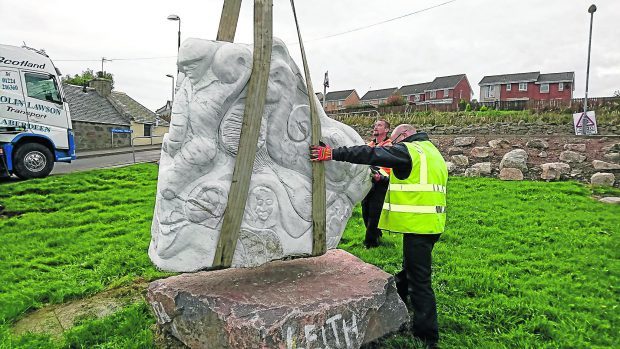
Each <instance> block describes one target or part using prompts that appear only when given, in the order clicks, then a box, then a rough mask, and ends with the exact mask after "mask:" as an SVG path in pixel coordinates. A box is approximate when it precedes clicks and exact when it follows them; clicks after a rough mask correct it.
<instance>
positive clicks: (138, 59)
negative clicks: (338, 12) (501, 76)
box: [54, 0, 457, 62]
mask: <svg viewBox="0 0 620 349" xmlns="http://www.w3.org/2000/svg"><path fill="white" fill-rule="evenodd" d="M456 1H457V0H450V1H446V2H442V3H441V4H437V5H433V6H430V7H426V8H423V9H421V10H417V11H413V12H410V13H407V14H404V15H401V16H398V17H394V18H390V19H386V20H384V21H381V22H377V23H372V24H368V25H365V26H362V27H358V28H354V29H349V30H346V31H343V32H340V33H336V34H330V35H327V36H323V37H320V38H316V39H310V40H305V41H306V42H312V41H319V40H325V39H329V38H333V37H336V36H340V35H345V34H349V33H353V32H356V31H360V30H364V29H368V28H372V27H376V26H379V25H381V24H385V23H389V22H392V21H396V20H399V19H402V18H405V17H409V16H413V15H415V14H418V13H422V12H426V11H429V10H432V9H434V8H437V7H441V6H444V5H447V4H449V3H452V2H456ZM169 58H177V56H162V57H141V58H109V59H106V60H108V61H141V60H149V59H169ZM99 61H101V59H100V58H99V59H55V60H54V62H99Z"/></svg>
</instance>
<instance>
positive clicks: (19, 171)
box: [0, 45, 76, 179]
mask: <svg viewBox="0 0 620 349" xmlns="http://www.w3.org/2000/svg"><path fill="white" fill-rule="evenodd" d="M60 76H61V75H60V71H59V70H58V69H57V68H56V67H55V66H54V63H52V60H51V59H50V58H49V57H48V56H47V55H46V54H45V53H44V52H42V51H38V50H35V49H32V48H29V47H25V46H24V47H16V46H8V45H0V84H1V85H0V177H2V176H10V175H11V174H15V175H17V176H18V177H20V178H22V179H28V178H41V177H45V176H47V175H48V174H49V173H50V172H51V171H52V169H53V168H54V162H56V161H62V162H71V160H75V158H76V156H75V142H74V137H73V130H72V126H71V115H70V113H69V105H68V103H67V100H66V98H65V95H64V93H63V91H62V85H61V82H60Z"/></svg>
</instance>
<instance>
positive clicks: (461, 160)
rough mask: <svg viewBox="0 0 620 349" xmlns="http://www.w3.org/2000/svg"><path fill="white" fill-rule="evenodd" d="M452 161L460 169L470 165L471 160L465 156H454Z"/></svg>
mask: <svg viewBox="0 0 620 349" xmlns="http://www.w3.org/2000/svg"><path fill="white" fill-rule="evenodd" d="M450 159H452V162H453V163H454V164H455V165H456V166H458V167H465V166H467V165H469V159H468V158H467V156H465V155H452V157H451V158H450Z"/></svg>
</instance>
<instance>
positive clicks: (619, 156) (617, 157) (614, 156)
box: [603, 153, 620, 163]
mask: <svg viewBox="0 0 620 349" xmlns="http://www.w3.org/2000/svg"><path fill="white" fill-rule="evenodd" d="M603 157H604V158H605V160H607V161H611V162H615V163H620V153H607V154H605V155H603Z"/></svg>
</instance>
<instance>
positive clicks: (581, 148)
mask: <svg viewBox="0 0 620 349" xmlns="http://www.w3.org/2000/svg"><path fill="white" fill-rule="evenodd" d="M564 150H572V151H579V152H582V153H583V152H584V151H586V145H585V144H564Z"/></svg>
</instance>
